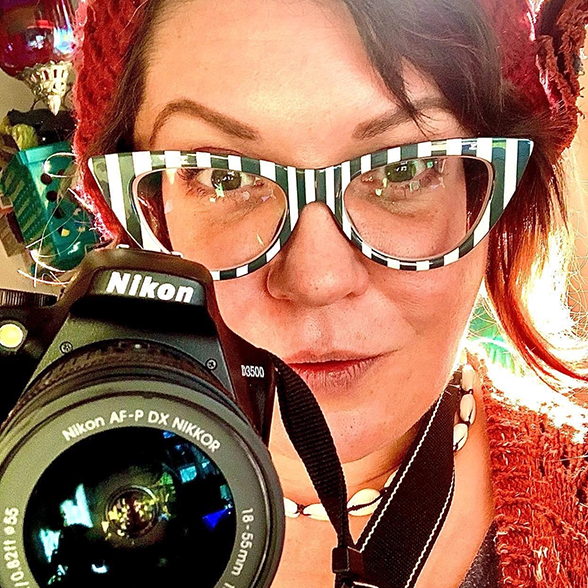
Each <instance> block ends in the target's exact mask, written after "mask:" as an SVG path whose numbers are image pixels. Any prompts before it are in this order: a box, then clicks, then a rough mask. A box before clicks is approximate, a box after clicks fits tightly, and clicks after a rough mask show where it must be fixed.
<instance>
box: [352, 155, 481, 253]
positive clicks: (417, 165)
mask: <svg viewBox="0 0 588 588" xmlns="http://www.w3.org/2000/svg"><path fill="white" fill-rule="evenodd" d="M489 181H490V174H489V170H488V167H487V165H486V163H485V162H483V161H481V160H477V159H473V158H466V157H457V156H456V157H442V158H431V159H412V160H408V161H401V162H398V163H391V164H389V165H386V166H382V167H378V168H376V169H373V170H371V171H369V172H366V173H364V174H362V175H360V176H358V177H357V178H355V179H354V180H352V182H351V183H350V184H349V186H348V187H347V189H346V191H345V195H344V203H345V208H346V211H347V213H348V215H349V217H350V219H351V222H352V224H353V226H354V228H355V229H356V231H357V232H358V234H359V235H360V236H361V237H362V239H363V240H364V241H365V242H366V243H367V244H369V245H370V246H371V247H372V248H374V249H377V250H378V251H381V252H382V253H385V254H387V255H390V256H393V257H399V258H401V259H424V258H431V257H435V256H441V255H443V254H445V253H448V252H449V251H451V250H452V249H454V248H455V247H457V246H458V245H459V243H460V242H461V241H463V239H464V238H465V237H466V235H467V234H468V232H469V230H470V229H471V228H472V227H473V226H474V225H475V223H476V221H477V220H478V218H479V216H480V214H481V212H482V210H483V209H484V203H485V202H486V197H487V195H488V187H489Z"/></svg>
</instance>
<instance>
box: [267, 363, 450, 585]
mask: <svg viewBox="0 0 588 588" xmlns="http://www.w3.org/2000/svg"><path fill="white" fill-rule="evenodd" d="M274 360H275V364H276V367H277V370H278V374H279V378H278V379H279V384H278V398H279V402H280V411H281V415H282V420H283V421H284V426H285V429H286V431H287V433H288V435H289V436H290V439H291V441H292V443H293V445H294V447H295V448H296V450H297V452H298V454H299V455H300V458H301V459H302V461H303V463H304V465H305V467H306V469H307V471H308V473H309V476H310V478H311V480H312V483H313V485H314V487H315V489H316V491H317V494H318V496H319V499H320V500H321V502H322V504H323V506H324V508H325V510H326V512H327V514H328V516H329V519H330V521H331V523H332V525H333V527H334V528H335V530H336V532H337V538H338V544H337V547H336V548H335V549H334V550H333V572H334V573H335V588H412V587H413V586H414V585H415V583H416V581H417V578H418V576H419V574H420V572H421V570H422V568H423V566H424V564H425V562H426V560H427V558H428V556H429V554H430V552H431V550H432V548H433V546H434V544H435V540H436V539H437V537H438V535H439V532H440V531H441V528H442V527H443V523H444V521H445V519H446V517H447V513H448V511H449V506H450V505H451V500H452V498H453V492H454V483H455V471H454V463H453V433H452V432H453V424H454V423H453V419H454V415H455V409H456V406H457V402H458V398H459V385H458V384H457V383H456V382H455V381H452V382H451V383H450V384H449V386H448V387H447V388H446V390H445V392H444V393H443V394H442V395H441V397H440V398H439V399H438V401H437V402H436V403H435V405H434V406H433V407H432V408H431V409H430V410H429V411H428V413H427V414H426V415H425V417H424V418H423V420H422V423H421V426H420V430H419V433H418V435H417V437H416V439H415V440H414V442H413V444H412V446H411V448H410V450H409V452H408V454H407V455H406V457H405V459H404V461H403V463H402V465H401V466H400V469H399V470H398V472H397V473H396V475H395V477H394V480H393V482H392V484H391V485H390V486H389V487H388V488H386V489H385V490H384V491H383V492H382V495H381V499H380V502H379V505H378V508H377V509H376V511H375V512H374V513H373V515H372V516H371V518H370V520H369V521H368V523H367V525H366V527H365V529H364V531H363V533H362V535H361V537H360V538H359V540H358V542H357V544H355V543H354V542H353V539H352V537H351V533H350V531H349V520H348V515H347V489H346V485H345V478H344V474H343V468H342V465H341V461H340V460H339V457H338V455H337V451H336V448H335V444H334V441H333V438H332V436H331V433H330V431H329V428H328V425H327V422H326V420H325V418H324V415H323V413H322V411H321V409H320V407H319V405H318V402H317V401H316V399H315V397H314V395H313V394H312V392H311V391H310V389H309V388H308V386H307V385H306V383H305V382H304V380H302V378H300V376H298V374H296V373H295V372H294V371H293V370H292V369H291V368H290V367H289V366H288V365H286V364H285V363H284V362H282V361H281V360H280V359H278V358H275V357H274Z"/></svg>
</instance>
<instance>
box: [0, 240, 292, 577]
mask: <svg viewBox="0 0 588 588" xmlns="http://www.w3.org/2000/svg"><path fill="white" fill-rule="evenodd" d="M19 300H20V298H19V295H18V293H14V294H12V295H10V294H9V293H6V292H5V293H4V303H5V304H4V306H3V307H2V308H0V369H1V381H2V384H0V420H1V421H3V424H2V425H1V426H0V549H2V550H3V557H2V558H0V588H46V587H48V586H54V585H56V586H63V587H67V588H69V587H70V586H71V587H74V586H75V587H76V588H79V587H82V586H83V587H84V588H94V587H95V588H99V587H100V588H101V587H106V586H108V588H122V587H123V586H124V587H128V586H137V587H139V586H141V587H145V588H151V587H153V588H155V587H159V586H175V585H178V586H194V587H198V588H213V587H214V588H249V587H254V586H255V587H266V586H269V585H270V583H271V580H272V578H273V576H274V574H275V570H276V568H277V564H278V561H279V557H280V554H281V549H282V543H283V533H284V516H283V498H282V494H281V490H280V486H279V482H278V478H277V475H276V473H275V470H274V469H273V466H272V464H271V460H270V457H269V453H268V451H267V448H266V445H267V442H268V437H269V430H270V424H271V415H272V409H273V401H274V391H275V387H276V377H275V369H274V365H273V362H272V358H271V356H270V355H269V354H268V353H267V352H265V351H263V350H261V349H258V348H256V347H254V346H252V345H250V344H249V343H247V342H246V341H244V340H243V339H242V338H240V337H239V336H237V335H236V334H234V333H233V332H232V331H230V330H229V329H228V328H227V326H226V325H225V324H224V322H223V321H222V319H221V317H220V313H219V311H218V307H217V304H216V301H215V298H214V293H213V288H212V281H211V278H210V275H209V274H208V272H207V271H206V270H205V269H204V268H202V267H201V266H197V265H196V264H194V263H192V262H188V261H184V260H182V259H181V258H178V257H175V256H170V255H164V254H157V253H151V252H143V251H136V250H130V249H117V250H104V251H99V252H98V251H97V252H92V253H90V254H89V255H87V256H86V258H85V260H84V262H83V263H82V265H81V266H80V268H79V271H78V272H77V274H76V277H75V278H74V280H73V281H72V282H71V283H70V284H69V285H68V287H67V288H66V290H65V291H64V294H63V296H62V297H61V298H60V299H59V300H58V301H56V302H55V303H54V304H51V305H47V302H48V300H43V301H42V304H41V305H40V306H33V305H31V304H24V305H22V304H21V305H18V304H16V303H17V302H18V301H19ZM7 413H8V414H7Z"/></svg>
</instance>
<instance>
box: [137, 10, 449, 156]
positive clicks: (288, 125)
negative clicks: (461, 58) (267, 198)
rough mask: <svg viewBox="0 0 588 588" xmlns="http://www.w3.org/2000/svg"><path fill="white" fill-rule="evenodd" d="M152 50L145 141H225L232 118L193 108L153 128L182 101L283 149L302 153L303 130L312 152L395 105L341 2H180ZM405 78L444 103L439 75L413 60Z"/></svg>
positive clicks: (141, 139) (412, 88) (140, 120)
mask: <svg viewBox="0 0 588 588" xmlns="http://www.w3.org/2000/svg"><path fill="white" fill-rule="evenodd" d="M150 49H151V51H150V53H149V55H150V58H149V65H148V70H147V76H146V88H145V100H144V103H143V105H142V108H141V109H140V112H139V116H138V117H137V127H136V132H135V138H136V140H137V141H136V142H138V143H139V145H138V146H139V147H140V148H150V149H156V148H181V149H191V148H194V147H200V148H201V147H203V146H204V145H202V144H200V145H191V144H189V143H188V144H186V143H185V142H184V141H190V140H192V138H191V134H192V133H199V132H200V129H203V130H205V131H206V133H208V132H210V133H211V134H210V135H207V137H208V136H210V140H211V141H212V143H214V142H215V140H216V139H217V137H219V140H220V136H219V133H220V135H222V136H223V138H224V135H226V133H225V130H226V127H224V128H223V127H222V125H221V127H220V128H219V127H218V126H217V127H215V125H213V124H211V120H210V117H209V118H208V119H206V120H202V119H198V118H197V117H191V116H189V113H187V112H186V111H184V112H183V113H176V114H175V115H172V116H167V117H163V118H164V119H165V124H164V125H163V126H161V128H157V129H155V128H154V126H155V123H156V121H158V125H160V123H161V119H162V117H161V113H162V111H163V110H164V109H165V108H166V107H169V105H170V104H173V103H177V102H178V101H182V100H191V101H194V102H196V103H197V104H198V105H202V106H203V107H204V108H205V109H207V110H209V111H214V112H217V113H219V114H221V115H223V116H224V117H225V118H230V119H233V120H234V121H236V122H241V123H242V124H243V125H246V126H248V127H250V128H252V129H255V130H256V131H258V135H257V136H256V137H255V138H254V140H255V143H256V145H257V146H260V143H264V142H267V143H269V144H273V145H275V144H276V143H279V146H280V149H281V150H282V151H283V153H284V154H285V153H288V152H290V153H291V151H292V149H295V150H296V152H300V140H301V139H302V138H303V137H304V140H305V141H306V142H307V144H308V145H312V148H308V150H307V153H305V154H302V155H303V156H304V157H307V158H309V159H310V158H313V157H314V153H313V152H314V151H316V153H317V154H318V153H321V154H322V153H324V152H325V150H328V151H330V152H331V153H332V152H333V149H334V147H335V146H337V145H341V143H346V142H348V141H350V140H352V138H353V137H355V135H356V133H355V131H356V130H357V128H358V126H360V127H361V126H362V123H367V122H369V121H373V120H374V119H377V118H378V117H384V118H385V117H386V116H387V115H388V116H389V115H391V114H392V115H393V113H394V111H395V110H398V107H397V105H396V103H395V101H394V100H393V98H392V97H391V96H390V94H389V92H388V90H387V89H386V87H385V86H384V84H383V82H382V80H381V79H380V78H379V76H378V75H377V74H376V73H375V72H374V70H373V68H372V67H371V65H370V63H369V59H368V56H367V54H366V52H365V49H364V47H363V44H362V42H361V39H360V37H359V33H358V31H357V29H356V27H355V24H354V22H353V19H352V18H351V16H350V15H349V13H348V12H347V10H346V8H345V5H344V4H343V3H339V2H332V3H331V2H329V3H328V4H327V3H323V2H321V3H317V2H313V1H310V0H304V1H296V2H285V1H283V0H267V1H263V2H255V3H251V2H247V1H246V0H226V1H224V2H189V3H180V4H176V5H175V8H174V9H173V10H171V11H168V12H167V14H164V19H163V21H162V22H161V23H160V24H159V25H158V26H157V28H156V29H155V31H154V35H153V38H152V42H151V43H150ZM405 81H406V82H407V86H408V89H409V92H410V94H411V96H412V97H413V98H414V99H415V100H417V101H418V100H425V101H426V100H429V102H430V103H434V102H435V100H434V99H435V98H436V97H437V98H438V101H437V102H438V103H439V104H441V102H442V100H441V97H440V94H439V91H438V89H437V88H436V86H435V84H434V83H433V82H429V81H427V80H425V79H423V77H422V76H420V75H419V74H418V73H417V72H415V71H414V69H412V68H406V73H405ZM431 99H433V100H431ZM437 110H439V109H437ZM448 116H449V115H448V113H445V115H444V116H443V115H440V116H438V117H437V118H439V119H440V121H439V122H440V125H441V127H443V128H442V129H441V130H440V131H439V134H443V133H449V134H452V132H454V131H453V130H452V129H451V128H449V129H447V128H446V127H447V125H448V121H447V120H446V119H447V117H448ZM404 122H405V123H406V124H404V125H400V126H401V127H403V129H401V130H400V131H398V132H401V134H402V133H404V135H405V136H400V137H398V138H397V139H396V137H395V141H394V142H403V141H411V140H413V139H418V138H420V137H418V136H415V132H416V127H415V125H414V123H411V121H410V120H406V121H404ZM433 122H434V121H433ZM452 123H453V121H449V126H450V127H451V124H452ZM433 126H434V125H433ZM211 127H215V128H211ZM399 128H400V127H399ZM154 131H157V132H154ZM388 134H389V133H388ZM154 138H155V142H153V139H154ZM371 138H372V139H373V138H374V137H373V136H372V137H371ZM172 139H173V141H174V144H173V145H170V141H172ZM213 139H214V140H213ZM233 139H234V137H232V138H231V140H233ZM241 141H245V142H246V141H247V140H246V139H242V140H241ZM360 142H361V141H360ZM236 143H239V141H236V142H235V141H233V143H231V144H236ZM372 143H373V142H372ZM376 144H377V145H378V146H387V145H388V144H390V139H389V138H388V137H385V136H384V137H382V141H381V143H373V146H375V145H376ZM206 146H207V147H209V146H210V147H212V146H214V145H206ZM370 146H372V145H371V144H370ZM247 154H249V155H252V156H254V155H256V154H255V153H252V152H251V151H248V153H247ZM278 155H281V154H279V153H276V154H275V156H278ZM332 155H333V157H337V156H339V155H342V154H336V153H332ZM263 156H264V157H265V156H267V153H264V155H263ZM307 163H308V164H311V162H310V161H308V162H307ZM316 163H318V162H316V161H314V162H312V164H313V165H316Z"/></svg>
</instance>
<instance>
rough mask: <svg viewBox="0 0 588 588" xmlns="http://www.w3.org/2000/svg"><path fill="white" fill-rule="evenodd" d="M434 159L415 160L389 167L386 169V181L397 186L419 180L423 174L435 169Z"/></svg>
mask: <svg viewBox="0 0 588 588" xmlns="http://www.w3.org/2000/svg"><path fill="white" fill-rule="evenodd" d="M435 164H436V162H435V160H434V159H428V160H424V159H413V160H411V161H403V162H401V163H396V164H393V165H388V166H387V167H386V168H385V169H386V172H385V173H386V179H387V180H388V182H392V183H395V184H398V183H403V182H411V181H412V180H414V179H416V178H418V177H419V176H420V175H421V174H422V173H424V172H425V171H427V170H428V169H432V168H434V167H435Z"/></svg>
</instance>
